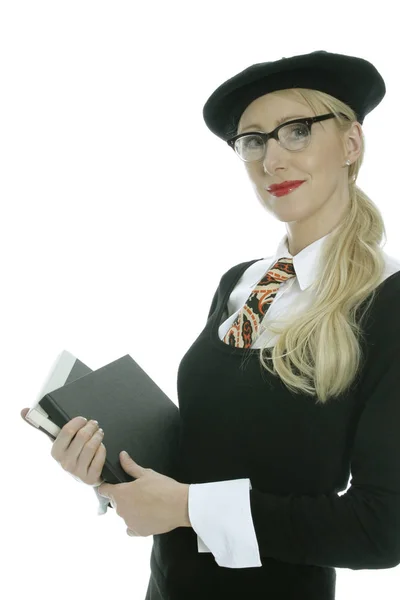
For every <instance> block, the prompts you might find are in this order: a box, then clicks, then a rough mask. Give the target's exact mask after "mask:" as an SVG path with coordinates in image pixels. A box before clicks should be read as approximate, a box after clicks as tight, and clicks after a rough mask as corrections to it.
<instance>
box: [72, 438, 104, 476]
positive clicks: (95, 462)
mask: <svg viewBox="0 0 400 600" xmlns="http://www.w3.org/2000/svg"><path fill="white" fill-rule="evenodd" d="M94 438H97V440H96V448H95V450H94V454H93V458H92V460H91V462H90V464H89V467H88V469H87V476H86V478H87V480H89V481H93V483H97V482H98V481H99V480H100V479H102V477H101V472H102V470H103V467H104V463H105V462H106V455H107V450H106V448H105V446H104V444H103V443H102V441H101V440H102V436H98V435H97V434H95V435H94V436H93V438H92V440H93V439H94ZM86 446H88V444H86ZM86 446H85V448H84V449H83V450H82V453H81V455H80V456H79V460H80V458H81V456H82V455H83V453H84V452H89V450H88V449H86ZM79 460H78V464H79Z"/></svg>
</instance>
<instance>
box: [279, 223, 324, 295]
mask: <svg viewBox="0 0 400 600" xmlns="http://www.w3.org/2000/svg"><path fill="white" fill-rule="evenodd" d="M332 233H333V232H330V233H328V234H327V235H324V236H323V237H322V238H320V239H319V240H316V241H315V242H313V243H312V244H310V245H309V246H306V248H304V249H303V250H302V251H301V252H299V253H298V254H296V256H292V254H290V252H289V249H288V244H287V235H284V237H283V238H282V239H281V241H280V242H279V245H278V248H277V251H276V253H275V255H274V256H273V258H272V264H273V263H274V262H276V261H277V260H278V259H280V258H293V265H294V269H295V271H296V276H297V280H298V282H299V286H300V288H301V289H302V290H305V289H306V288H308V287H309V286H310V285H312V283H313V282H314V280H315V277H316V274H317V273H316V269H317V263H318V260H319V257H320V254H321V251H322V247H323V244H324V241H325V240H326V239H327V237H328V236H330V235H331V234H332Z"/></svg>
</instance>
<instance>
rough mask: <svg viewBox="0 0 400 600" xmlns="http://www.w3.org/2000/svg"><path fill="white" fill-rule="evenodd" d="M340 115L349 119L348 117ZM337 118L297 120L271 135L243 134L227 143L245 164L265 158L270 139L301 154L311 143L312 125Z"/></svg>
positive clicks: (272, 132) (280, 127)
mask: <svg viewBox="0 0 400 600" xmlns="http://www.w3.org/2000/svg"><path fill="white" fill-rule="evenodd" d="M340 114H341V115H343V116H344V117H345V118H346V119H347V117H346V115H344V114H343V113H340ZM335 116H336V115H335V114H334V113H327V114H325V115H319V116H318V117H305V118H304V119H296V120H293V121H288V122H287V123H282V124H281V125H279V127H277V128H276V129H274V130H273V131H271V132H270V133H264V132H263V131H250V132H246V133H241V134H240V135H236V136H235V137H232V138H230V139H229V140H227V143H228V145H229V146H230V147H231V148H233V150H234V151H235V152H236V154H237V155H238V156H239V158H241V159H242V160H243V161H244V162H253V161H255V160H261V159H262V158H263V157H264V156H265V150H266V147H267V142H268V140H269V139H270V138H273V139H274V140H276V141H277V142H278V144H280V145H281V146H282V147H283V148H286V150H290V151H291V152H299V151H300V150H304V148H306V147H307V146H308V144H309V143H310V140H311V126H312V124H313V123H317V122H318V121H325V119H332V117H335Z"/></svg>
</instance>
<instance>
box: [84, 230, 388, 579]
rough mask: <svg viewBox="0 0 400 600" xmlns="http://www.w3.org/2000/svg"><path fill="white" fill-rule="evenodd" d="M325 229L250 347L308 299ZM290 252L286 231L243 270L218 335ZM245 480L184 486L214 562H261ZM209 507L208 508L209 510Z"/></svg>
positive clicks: (301, 257) (298, 262)
mask: <svg viewBox="0 0 400 600" xmlns="http://www.w3.org/2000/svg"><path fill="white" fill-rule="evenodd" d="M329 235H330V234H327V235H326V236H324V237H322V238H320V239H319V240H317V241H315V242H313V243H312V244H310V245H309V246H307V247H306V248H304V249H303V250H302V251H301V252H299V253H298V254H297V255H296V256H294V257H293V265H294V269H295V271H296V277H293V278H291V279H288V280H287V281H286V282H284V283H282V285H281V286H280V287H279V290H278V292H277V294H276V297H275V299H274V301H273V302H272V304H271V305H270V307H269V309H268V312H267V313H266V315H265V317H264V319H263V321H262V326H261V331H262V332H260V335H259V337H258V338H257V340H256V341H255V343H254V344H253V345H252V348H260V347H261V346H263V345H264V344H265V343H268V344H267V345H268V347H272V346H274V345H275V343H276V341H277V336H275V335H274V334H272V333H271V332H270V331H269V330H268V321H269V320H270V319H274V320H275V319H276V318H279V316H280V315H282V321H284V318H285V316H286V317H287V315H290V316H291V317H293V316H294V315H295V313H296V314H297V313H299V312H301V311H304V310H305V309H306V308H307V306H308V305H309V304H310V302H311V300H312V295H311V290H310V292H308V291H307V288H309V286H310V285H311V284H312V283H313V281H314V279H315V274H316V267H317V262H318V259H319V257H320V253H321V249H322V246H323V243H324V241H325V239H326V238H327V237H328V236H329ZM384 254H385V259H386V272H385V274H384V277H383V279H382V281H384V280H385V279H386V278H387V277H389V276H390V275H392V274H393V273H396V272H397V271H399V270H400V261H399V260H397V259H396V258H393V257H390V256H388V255H387V254H386V253H384ZM283 257H292V255H291V254H290V252H289V250H288V246H287V236H286V234H285V236H284V237H283V238H282V240H281V241H280V243H279V245H278V248H277V251H276V253H275V255H274V256H268V257H267V258H265V259H263V260H259V261H257V262H255V263H253V264H252V265H250V267H249V268H248V269H247V270H246V271H245V272H244V273H243V275H242V276H241V278H240V279H239V281H238V283H237V285H236V286H235V288H234V289H233V291H232V293H231V295H230V297H229V300H228V305H227V314H228V315H229V316H228V318H227V319H226V320H225V321H224V322H223V323H221V325H220V327H219V329H218V333H219V336H220V339H221V340H222V339H223V338H224V336H225V334H226V332H227V331H228V329H229V328H230V326H231V324H232V323H233V321H234V320H235V319H236V317H237V315H238V313H239V311H240V309H241V308H242V307H243V306H244V304H245V302H246V300H247V299H248V297H249V296H250V292H251V290H252V289H254V287H255V286H256V284H257V283H258V282H259V281H260V279H261V278H262V277H263V276H264V275H265V273H266V272H267V271H268V269H269V268H270V267H272V265H273V264H274V263H275V262H276V261H277V260H278V259H280V258H283ZM250 489H251V482H250V479H234V480H228V481H217V482H210V483H200V484H191V485H189V496H188V511H189V520H190V522H191V526H192V528H193V529H194V531H195V532H196V533H197V547H198V551H199V552H211V553H212V554H213V555H214V558H215V560H216V562H217V564H218V565H220V566H221V567H229V568H232V569H237V568H247V567H260V566H261V559H260V554H259V549H258V543H257V538H256V534H255V530H254V525H253V521H252V516H251V509H250ZM94 491H95V493H96V495H97V497H98V500H99V508H98V514H99V515H102V514H105V513H106V511H107V505H108V503H109V499H108V498H103V497H102V496H100V495H99V494H98V493H97V489H96V488H94ZM210 507H212V510H210Z"/></svg>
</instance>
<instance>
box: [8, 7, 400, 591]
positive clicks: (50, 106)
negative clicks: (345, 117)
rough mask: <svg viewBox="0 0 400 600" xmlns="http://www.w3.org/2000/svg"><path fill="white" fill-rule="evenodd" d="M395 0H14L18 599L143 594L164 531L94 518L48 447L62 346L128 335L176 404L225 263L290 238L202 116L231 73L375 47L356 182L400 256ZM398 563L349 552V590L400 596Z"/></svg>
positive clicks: (82, 491) (104, 344) (12, 262)
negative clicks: (46, 397)
mask: <svg viewBox="0 0 400 600" xmlns="http://www.w3.org/2000/svg"><path fill="white" fill-rule="evenodd" d="M396 11H397V8H396V5H395V4H391V3H389V2H386V5H385V3H384V2H379V3H378V4H377V5H375V4H373V5H371V9H370V8H368V6H367V5H365V4H364V3H359V5H356V4H355V3H351V2H342V3H330V2H328V3H322V4H321V3H320V2H318V3H315V4H313V3H311V2H301V3H296V4H293V6H288V5H287V4H285V6H284V5H283V3H279V2H278V3H276V7H275V6H274V4H273V3H270V2H265V1H263V2H247V3H244V2H243V1H241V2H233V1H232V0H230V1H225V2H222V1H218V2H217V1H216V0H214V1H213V2H199V3H195V2H171V0H169V1H168V2H161V1H159V2H140V3H139V2H134V1H131V2H127V1H117V0H114V1H113V2H104V1H100V0H96V1H82V0H79V1H78V2H77V1H75V0H72V1H71V0H70V1H68V2H60V1H56V0H52V1H47V2H44V1H29V2H27V1H25V2H22V1H16V0H13V1H11V0H9V1H8V2H7V1H5V2H2V4H1V9H0V56H1V59H0V60H1V72H0V76H1V78H0V82H1V93H0V102H1V110H0V118H1V134H0V144H1V162H0V164H1V177H0V180H1V187H2V189H1V196H0V198H1V212H2V214H1V219H0V227H1V232H0V233H1V235H0V243H1V266H2V292H1V296H0V297H1V305H2V306H1V319H2V322H1V342H2V343H1V355H2V356H1V357H0V358H1V360H2V362H1V364H2V365H3V377H2V381H3V390H2V398H1V400H2V406H3V407H4V408H3V413H2V421H3V427H2V433H1V436H0V440H1V445H2V449H1V457H2V478H1V495H0V497H1V510H0V518H1V527H0V531H1V539H2V544H1V546H2V550H3V552H5V555H3V559H2V566H3V567H4V566H5V567H6V568H5V569H2V571H3V573H2V578H1V585H2V588H3V589H5V588H8V587H9V591H8V597H9V598H18V599H19V598H24V597H34V598H39V597H40V598H41V600H47V599H49V600H50V599H53V598H54V597H57V599H58V600H64V599H65V600H67V599H68V600H70V599H71V598H86V597H95V596H96V597H101V598H124V599H125V598H132V599H135V600H136V599H137V600H144V597H145V592H146V589H147V584H148V579H149V575H150V563H149V561H150V551H151V545H152V537H148V538H132V537H129V536H127V535H126V527H125V523H124V522H123V520H122V519H121V518H120V517H118V515H116V513H115V511H114V510H113V509H109V511H108V513H107V515H105V516H101V517H100V516H97V500H96V496H95V494H94V492H93V491H92V490H91V489H90V488H89V487H87V486H86V485H84V484H82V483H79V482H77V481H76V480H75V479H73V478H72V477H71V476H69V474H68V473H66V472H65V471H64V470H63V469H62V468H61V467H60V465H59V464H58V463H57V462H56V461H55V460H54V459H53V458H52V457H51V456H50V450H51V442H50V440H48V438H47V437H46V436H44V435H42V434H41V435H39V433H38V432H36V431H35V430H34V429H33V428H31V427H29V425H27V424H26V423H24V421H23V420H22V419H21V416H20V410H21V409H22V408H24V407H27V406H30V405H31V403H32V402H33V400H34V399H35V398H36V394H37V393H38V390H39V389H40V387H41V385H42V382H43V378H44V377H45V376H46V374H47V371H48V369H49V367H50V365H51V364H52V363H53V361H54V359H55V357H56V355H57V354H59V352H61V350H63V349H64V348H65V349H67V350H69V351H70V352H72V353H73V354H74V355H76V356H78V357H79V358H80V359H81V360H82V361H83V362H85V363H86V364H88V365H89V366H90V367H91V368H92V369H97V368H100V367H101V366H103V365H106V364H107V363H109V362H111V361H113V360H116V359H117V358H119V357H121V356H123V355H124V354H128V353H129V354H131V356H132V357H134V359H135V360H136V361H137V362H138V363H139V364H140V365H141V367H142V368H143V369H145V370H146V371H147V373H148V374H149V375H150V376H151V377H152V378H153V379H154V380H155V381H156V382H157V384H158V385H159V386H160V387H161V388H162V389H163V390H164V391H165V393H166V394H167V395H168V396H169V397H170V398H171V399H172V400H173V401H174V402H176V403H178V399H177V391H176V374H177V369H178V365H179V362H180V360H181V358H182V357H183V355H184V353H185V352H186V351H187V349H188V348H189V346H190V345H191V344H192V342H193V341H194V339H195V338H196V337H197V336H198V334H199V333H200V331H201V330H202V329H203V327H204V325H205V322H206V317H207V314H208V310H209V306H210V303H211V300H212V296H213V294H214V291H215V289H216V287H217V285H218V283H219V280H220V277H221V275H222V274H223V273H224V272H225V271H226V270H227V269H229V268H230V267H231V266H233V265H234V264H237V263H239V262H243V261H247V260H252V259H255V258H261V257H263V256H268V255H270V254H273V253H274V252H275V249H276V246H277V244H278V242H279V240H280V239H281V237H282V236H283V235H284V234H285V232H286V230H285V225H284V223H282V222H279V221H277V220H274V218H273V217H272V216H271V215H269V214H268V213H267V212H266V211H265V210H264V209H263V208H262V206H261V205H260V203H259V201H258V200H257V198H256V196H255V194H254V192H253V190H252V188H251V185H250V182H249V180H248V178H247V175H246V172H245V168H244V166H243V164H242V163H241V162H240V160H239V158H238V157H237V156H236V155H235V153H234V152H233V151H232V150H231V149H230V148H229V147H228V145H227V144H226V143H225V142H223V141H222V140H221V139H219V138H218V137H217V136H215V135H214V134H212V133H211V132H210V131H209V129H208V128H207V127H206V125H205V123H204V121H203V116H202V109H203V106H204V104H205V102H206V100H207V99H208V97H209V96H210V94H211V93H212V92H213V91H214V89H215V88H216V87H217V86H219V85H220V84H221V83H222V82H223V81H225V80H226V79H228V78H230V77H232V76H233V75H235V74H236V73H238V72H239V71H241V70H243V69H245V68H247V67H248V66H250V65H251V64H254V63H258V62H265V61H272V60H278V59H280V58H282V57H283V56H291V55H295V54H304V53H307V52H312V51H314V50H327V51H330V52H337V53H342V54H353V55H358V56H360V57H362V58H365V59H367V60H370V61H371V62H372V63H373V64H374V65H375V66H376V67H377V68H378V70H379V71H380V73H381V74H382V76H383V77H384V79H385V82H386V86H387V93H386V96H385V98H384V99H383V101H382V102H381V104H380V105H379V106H378V107H377V108H376V109H375V110H374V111H373V112H372V113H371V114H370V115H368V116H367V117H366V120H365V121H364V125H363V130H364V133H365V136H366V155H365V160H364V164H363V167H362V169H361V171H360V175H359V178H358V184H359V185H360V187H362V188H363V189H364V190H365V191H366V193H367V194H368V195H369V196H370V197H371V198H372V199H373V201H374V202H376V203H377V205H378V206H379V208H380V210H381V211H382V214H383V216H384V220H385V224H386V228H387V236H388V243H387V244H386V246H385V251H386V252H387V253H388V254H391V255H393V256H396V257H399V256H400V243H399V236H398V216H399V208H398V205H399V194H398V190H397V188H396V187H395V186H393V182H394V181H395V180H396V177H397V176H398V144H399V135H398V134H399V127H398V121H396V120H395V119H396V117H398V97H399V92H400V89H399V87H400V83H399V78H398V58H399V51H400V45H399V36H398V22H397V20H396V18H395V14H396ZM393 119H394V120H393ZM241 215H242V216H241ZM100 425H101V424H100ZM133 458H134V457H133ZM105 565H106V566H105ZM399 568H400V567H397V568H394V569H383V570H369V571H368V570H365V571H364V570H362V571H352V570H351V569H337V600H347V599H349V600H350V599H352V600H353V599H354V597H355V594H357V596H359V597H361V598H364V599H376V598H377V597H381V598H385V600H394V599H398V597H399V594H400V577H399V574H400V571H399Z"/></svg>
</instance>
